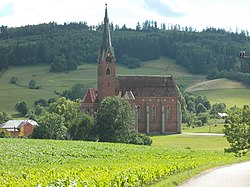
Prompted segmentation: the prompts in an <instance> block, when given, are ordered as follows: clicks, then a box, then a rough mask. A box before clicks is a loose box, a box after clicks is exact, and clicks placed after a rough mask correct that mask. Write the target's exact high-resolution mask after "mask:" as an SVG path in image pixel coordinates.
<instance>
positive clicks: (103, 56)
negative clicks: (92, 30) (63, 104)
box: [83, 6, 181, 134]
mask: <svg viewBox="0 0 250 187" xmlns="http://www.w3.org/2000/svg"><path fill="white" fill-rule="evenodd" d="M115 66H116V59H115V53H114V48H113V47H112V43H111V37H110V30H109V19H108V13H107V6H106V8H105V17H104V29H103V35H102V45H101V47H100V49H99V52H98V59H97V71H98V73H97V75H98V82H97V84H98V88H97V89H95V88H89V89H88V91H87V93H86V94H85V96H84V98H83V110H84V111H85V112H90V113H92V112H94V111H96V110H97V109H98V107H99V106H100V103H101V102H102V100H103V98H105V97H108V96H119V97H121V98H123V99H126V100H128V102H129V103H130V104H131V107H132V110H133V111H134V112H135V116H136V120H135V123H136V124H135V127H136V128H137V130H138V132H141V133H147V134H173V133H180V132H181V105H180V102H179V92H178V90H177V87H176V84H175V82H174V80H173V77H172V76H157V75H156V76H134V75H130V76H117V75H116V72H115V71H116V70H115V68H116V67H115Z"/></svg>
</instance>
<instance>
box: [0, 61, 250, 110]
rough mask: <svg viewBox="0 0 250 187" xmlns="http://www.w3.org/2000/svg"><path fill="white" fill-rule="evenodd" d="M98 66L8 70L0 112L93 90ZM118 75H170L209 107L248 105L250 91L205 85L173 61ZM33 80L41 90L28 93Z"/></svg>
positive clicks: (1, 84) (222, 83) (1, 82)
mask: <svg viewBox="0 0 250 187" xmlns="http://www.w3.org/2000/svg"><path fill="white" fill-rule="evenodd" d="M96 69H97V64H95V63H93V64H83V65H79V66H78V69H77V70H75V71H70V72H61V73H51V72H49V66H48V65H33V66H25V67H10V68H9V69H8V70H7V71H5V72H1V73H0V103H1V105H0V112H7V113H8V114H15V113H16V111H15V108H14V106H15V104H16V103H17V102H18V101H25V102H26V103H27V104H28V107H29V108H32V107H33V104H34V101H35V100H37V99H40V98H43V99H49V98H52V97H58V96H57V95H55V92H60V93H62V92H63V91H64V90H67V89H70V88H71V87H72V86H73V85H74V84H76V83H81V84H85V86H86V88H87V87H96V84H97V74H96ZM116 73H117V74H118V75H173V76H174V79H175V81H176V83H177V84H178V85H183V86H184V87H185V88H186V90H187V91H189V92H191V93H194V94H201V95H205V96H207V97H208V99H209V101H211V102H212V103H216V102H225V103H226V104H227V106H229V107H230V106H234V105H235V104H236V105H237V106H240V107H241V106H243V105H244V104H250V97H248V96H249V93H250V89H246V88H245V87H244V86H242V85H241V84H240V83H238V82H234V81H230V80H227V79H218V80H211V81H208V80H206V79H205V76H203V75H194V74H190V73H188V72H187V71H186V69H185V68H183V67H181V66H179V65H177V64H176V63H175V61H174V60H172V59H169V58H166V57H161V58H160V59H158V60H152V61H147V62H142V66H141V68H137V69H128V68H126V67H124V66H120V65H117V68H116ZM11 77H17V78H18V82H17V85H14V84H10V79H11ZM30 80H35V81H36V82H37V86H39V87H40V89H37V90H36V89H35V90H34V89H29V88H28V83H29V81H30Z"/></svg>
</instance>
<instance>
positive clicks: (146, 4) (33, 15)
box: [0, 0, 250, 31]
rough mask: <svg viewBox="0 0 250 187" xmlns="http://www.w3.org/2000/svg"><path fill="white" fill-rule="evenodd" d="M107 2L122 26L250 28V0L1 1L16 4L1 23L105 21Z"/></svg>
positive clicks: (109, 11)
mask: <svg viewBox="0 0 250 187" xmlns="http://www.w3.org/2000/svg"><path fill="white" fill-rule="evenodd" d="M105 3H108V14H109V18H110V21H112V22H113V23H114V24H119V25H120V26H122V25H123V24H126V25H127V27H131V28H135V26H136V23H137V22H138V21H139V22H140V23H142V22H144V21H145V20H154V21H157V22H158V25H160V23H166V24H167V25H168V23H171V24H180V25H181V26H192V27H193V28H198V29H199V30H201V29H204V28H206V27H208V26H212V27H216V28H226V29H229V28H232V30H233V31H235V28H236V27H238V28H239V29H244V30H246V29H248V30H250V25H249V24H248V18H249V17H250V11H249V10H250V2H249V1H248V0H237V1H236V0H209V1H200V0H136V1H135V0H22V1H21V0H1V1H0V10H1V8H2V7H4V6H5V5H6V4H12V5H13V6H12V14H11V15H8V16H4V17H0V24H1V25H7V26H21V25H27V24H39V23H47V22H50V21H55V22H57V23H59V24H62V23H64V22H79V21H86V22H87V23H88V24H89V25H94V24H98V23H101V22H102V21H103V17H104V7H105V6H104V5H105ZM161 5H162V7H161ZM164 11H168V14H167V12H164Z"/></svg>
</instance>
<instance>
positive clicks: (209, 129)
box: [182, 124, 224, 134]
mask: <svg viewBox="0 0 250 187" xmlns="http://www.w3.org/2000/svg"><path fill="white" fill-rule="evenodd" d="M223 129H224V124H210V125H204V126H202V127H194V128H192V127H189V128H188V127H186V126H185V125H183V126H182V132H192V133H216V134H222V133H223Z"/></svg>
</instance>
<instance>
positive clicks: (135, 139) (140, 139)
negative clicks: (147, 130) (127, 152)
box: [124, 133, 153, 145]
mask: <svg viewBox="0 0 250 187" xmlns="http://www.w3.org/2000/svg"><path fill="white" fill-rule="evenodd" d="M124 142H125V143H129V144H137V145H151V144H152V142H153V141H152V139H151V138H150V137H149V136H148V135H146V134H141V133H133V134H130V135H129V136H127V137H126V140H125V141H124Z"/></svg>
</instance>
